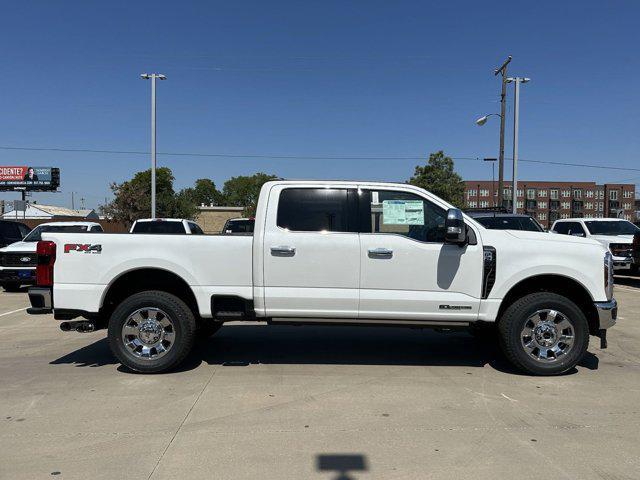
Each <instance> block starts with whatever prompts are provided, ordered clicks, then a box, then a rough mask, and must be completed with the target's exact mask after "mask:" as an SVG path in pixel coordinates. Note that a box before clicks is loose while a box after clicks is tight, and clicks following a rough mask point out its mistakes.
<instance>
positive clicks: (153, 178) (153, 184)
mask: <svg viewBox="0 0 640 480" xmlns="http://www.w3.org/2000/svg"><path fill="white" fill-rule="evenodd" d="M140 77H141V78H143V79H145V80H149V79H151V218H152V219H155V218H156V78H158V79H160V80H166V79H167V77H166V76H165V75H163V74H161V73H152V74H148V73H143V74H142V75H140Z"/></svg>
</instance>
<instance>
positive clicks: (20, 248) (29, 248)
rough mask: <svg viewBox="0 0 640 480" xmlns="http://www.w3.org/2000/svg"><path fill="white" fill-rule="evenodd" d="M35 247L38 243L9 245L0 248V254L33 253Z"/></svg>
mask: <svg viewBox="0 0 640 480" xmlns="http://www.w3.org/2000/svg"><path fill="white" fill-rule="evenodd" d="M37 247H38V242H16V243H12V244H11V245H7V246H6V247H4V248H0V252H25V253H35V251H36V248H37Z"/></svg>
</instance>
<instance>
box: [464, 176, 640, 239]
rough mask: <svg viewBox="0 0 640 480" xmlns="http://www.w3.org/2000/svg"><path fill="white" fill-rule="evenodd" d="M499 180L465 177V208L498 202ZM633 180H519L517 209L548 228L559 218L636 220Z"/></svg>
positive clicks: (507, 196) (509, 199) (508, 188)
mask: <svg viewBox="0 0 640 480" xmlns="http://www.w3.org/2000/svg"><path fill="white" fill-rule="evenodd" d="M497 184H498V182H492V181H491V180H467V181H465V192H464V202H465V208H489V207H494V206H496V205H497V201H498V191H497ZM635 190H636V187H635V185H634V184H626V183H625V184H622V183H605V184H604V185H597V184H596V183H595V182H529V181H526V180H524V181H521V182H518V191H517V192H516V193H517V196H516V202H517V205H516V206H517V209H518V213H527V214H529V215H531V216H533V217H535V218H536V219H537V220H538V221H539V222H540V223H541V224H542V225H543V226H544V227H546V228H549V227H550V226H551V225H552V224H553V222H554V221H555V220H557V219H559V218H577V217H593V218H603V217H604V218H606V217H614V218H625V219H627V220H630V221H635V220H636V212H635ZM503 197H504V200H505V206H506V207H507V208H508V209H509V210H511V208H512V205H511V203H512V199H513V196H512V194H511V184H506V183H505V185H504V192H503Z"/></svg>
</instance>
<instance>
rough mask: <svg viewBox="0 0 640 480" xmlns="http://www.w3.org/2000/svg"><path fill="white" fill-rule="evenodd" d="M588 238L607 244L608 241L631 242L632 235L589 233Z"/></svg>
mask: <svg viewBox="0 0 640 480" xmlns="http://www.w3.org/2000/svg"><path fill="white" fill-rule="evenodd" d="M590 238H593V239H594V240H597V241H599V242H600V243H602V244H604V245H609V244H610V243H633V235H591V237H590Z"/></svg>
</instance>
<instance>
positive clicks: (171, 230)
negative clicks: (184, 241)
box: [131, 220, 187, 234]
mask: <svg viewBox="0 0 640 480" xmlns="http://www.w3.org/2000/svg"><path fill="white" fill-rule="evenodd" d="M131 233H161V234H186V233H187V232H185V230H184V225H182V222H166V221H164V220H156V221H153V222H138V223H136V224H135V226H134V227H133V231H132V232H131Z"/></svg>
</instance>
